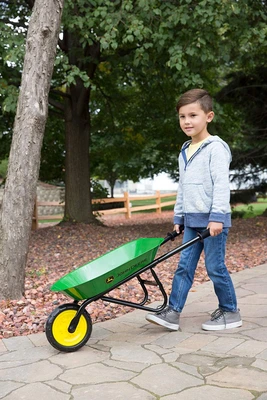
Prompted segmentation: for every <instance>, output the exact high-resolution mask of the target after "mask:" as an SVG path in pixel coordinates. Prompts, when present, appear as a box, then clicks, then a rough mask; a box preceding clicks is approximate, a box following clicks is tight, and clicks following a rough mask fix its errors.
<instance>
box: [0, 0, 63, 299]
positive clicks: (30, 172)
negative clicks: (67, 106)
mask: <svg viewBox="0 0 267 400" xmlns="http://www.w3.org/2000/svg"><path fill="white" fill-rule="evenodd" d="M62 10H63V0H56V1H52V2H51V1H50V0H36V1H35V5H34V8H33V13H32V16H31V19H30V23H29V28H28V33H27V41H26V53H25V59H24V65H23V72H22V80H21V89H20V95H19V100H18V106H17V112H16V118H15V123H14V129H13V138H12V144H11V150H10V156H9V166H8V174H7V180H6V184H5V190H4V196H3V203H2V209H1V220H0V280H1V298H19V297H21V295H22V293H23V291H24V274H25V272H24V271H25V264H26V256H27V251H28V246H29V238H30V232H31V223H32V213H33V205H34V200H35V194H36V185H37V179H38V174H39V165H40V153H41V146H42V140H43V133H44V129H45V123H46V119H47V109H48V93H49V87H50V81H51V76H52V72H53V66H54V59H55V54H56V46H57V41H58V35H59V29H60V20H61V15H62Z"/></svg>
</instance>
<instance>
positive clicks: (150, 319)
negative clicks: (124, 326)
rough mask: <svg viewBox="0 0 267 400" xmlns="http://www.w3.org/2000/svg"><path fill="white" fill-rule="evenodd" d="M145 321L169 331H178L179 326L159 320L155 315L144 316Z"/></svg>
mask: <svg viewBox="0 0 267 400" xmlns="http://www.w3.org/2000/svg"><path fill="white" fill-rule="evenodd" d="M146 320H147V321H148V322H152V323H153V324H156V325H160V326H164V327H165V328H168V329H170V330H171V331H178V329H179V325H177V324H171V323H169V322H167V321H163V320H162V319H161V318H158V317H157V316H156V315H149V316H146Z"/></svg>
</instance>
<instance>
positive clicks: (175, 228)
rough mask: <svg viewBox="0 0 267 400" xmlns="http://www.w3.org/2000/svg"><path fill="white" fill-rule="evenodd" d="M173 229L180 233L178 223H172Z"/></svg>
mask: <svg viewBox="0 0 267 400" xmlns="http://www.w3.org/2000/svg"><path fill="white" fill-rule="evenodd" d="M173 230H174V231H176V232H177V233H180V225H174V227H173Z"/></svg>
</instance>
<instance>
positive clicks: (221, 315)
mask: <svg viewBox="0 0 267 400" xmlns="http://www.w3.org/2000/svg"><path fill="white" fill-rule="evenodd" d="M221 318H223V320H224V324H226V320H225V312H224V311H223V310H221V309H220V308H217V310H215V311H213V313H212V314H211V321H215V320H219V319H221Z"/></svg>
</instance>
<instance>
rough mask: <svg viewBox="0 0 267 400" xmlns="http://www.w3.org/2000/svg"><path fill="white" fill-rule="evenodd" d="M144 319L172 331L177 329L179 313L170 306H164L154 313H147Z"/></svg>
mask: <svg viewBox="0 0 267 400" xmlns="http://www.w3.org/2000/svg"><path fill="white" fill-rule="evenodd" d="M146 320H147V321H149V322H152V323H153V324H157V325H161V326H165V328H168V329H170V330H172V331H178V329H179V320H180V313H179V312H177V311H175V310H173V309H172V308H170V307H166V308H165V309H164V310H163V311H161V312H158V313H155V314H147V315H146Z"/></svg>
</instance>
